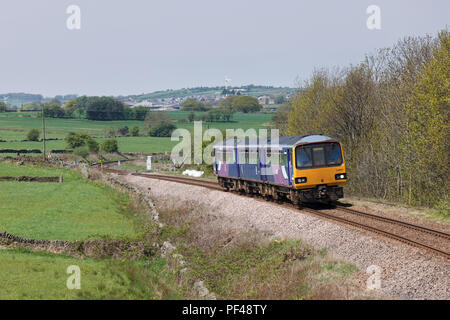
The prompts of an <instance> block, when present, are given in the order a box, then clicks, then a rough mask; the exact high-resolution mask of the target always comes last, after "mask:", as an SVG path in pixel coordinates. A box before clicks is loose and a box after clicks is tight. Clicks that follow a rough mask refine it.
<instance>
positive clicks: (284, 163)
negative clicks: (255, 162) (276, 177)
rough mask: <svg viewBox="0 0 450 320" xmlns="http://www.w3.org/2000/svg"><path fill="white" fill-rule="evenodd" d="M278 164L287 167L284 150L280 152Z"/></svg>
mask: <svg viewBox="0 0 450 320" xmlns="http://www.w3.org/2000/svg"><path fill="white" fill-rule="evenodd" d="M280 166H282V167H287V154H286V151H283V152H281V153H280Z"/></svg>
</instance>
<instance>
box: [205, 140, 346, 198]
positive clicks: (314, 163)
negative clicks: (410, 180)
mask: <svg viewBox="0 0 450 320" xmlns="http://www.w3.org/2000/svg"><path fill="white" fill-rule="evenodd" d="M264 140H265V141H264ZM264 140H263V139H258V138H250V137H244V138H237V137H234V138H230V139H226V140H224V141H222V142H221V143H218V144H216V145H214V174H215V175H216V176H217V179H218V183H219V185H220V186H221V187H222V188H223V189H225V190H226V191H237V192H240V193H247V194H257V195H261V196H263V197H268V198H270V199H273V200H276V201H281V200H283V199H287V200H289V201H291V202H292V203H293V204H295V205H301V204H302V203H326V204H331V203H334V202H336V201H337V200H338V199H340V198H343V197H344V189H343V185H344V184H346V183H347V181H348V177H347V172H346V168H345V159H344V151H343V147H342V143H341V142H340V141H338V140H336V139H333V138H330V137H327V136H324V135H321V134H314V135H305V136H284V137H279V138H278V139H276V140H274V141H272V139H271V138H266V139H264Z"/></svg>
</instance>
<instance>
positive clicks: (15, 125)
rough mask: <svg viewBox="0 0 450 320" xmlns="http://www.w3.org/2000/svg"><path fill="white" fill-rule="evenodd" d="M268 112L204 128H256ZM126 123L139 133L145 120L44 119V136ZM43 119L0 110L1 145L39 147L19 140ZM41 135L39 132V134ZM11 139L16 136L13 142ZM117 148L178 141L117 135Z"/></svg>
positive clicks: (149, 149)
mask: <svg viewBox="0 0 450 320" xmlns="http://www.w3.org/2000/svg"><path fill="white" fill-rule="evenodd" d="M168 114H169V115H170V117H171V118H172V119H173V120H174V124H176V126H177V127H178V128H184V129H187V130H190V131H192V130H193V128H194V124H193V123H190V122H180V121H179V120H181V119H187V117H188V114H189V112H184V111H169V112H168ZM270 119H271V115H270V114H262V113H261V114H245V113H238V114H235V115H234V118H233V122H212V123H203V128H204V130H206V129H208V128H217V129H219V130H225V129H237V128H242V129H244V130H247V129H250V128H254V129H256V130H258V129H261V128H264V127H265V125H267V124H269V122H270ZM119 126H128V127H129V128H132V127H134V126H138V127H139V128H140V131H141V134H144V122H143V121H134V120H124V121H90V120H85V119H52V118H49V119H46V132H47V134H46V137H47V138H65V136H66V135H67V134H68V133H69V132H87V133H89V134H92V135H94V136H101V135H104V134H105V131H106V130H107V129H108V128H111V127H115V128H117V127H119ZM41 127H42V122H41V118H39V116H38V114H37V113H32V112H28V113H26V112H20V113H2V114H0V140H6V141H7V142H0V149H40V150H42V142H29V141H26V142H21V141H20V140H25V139H26V135H27V132H28V131H29V130H30V129H33V128H37V129H39V130H40V129H41ZM41 138H42V135H41ZM12 140H19V141H18V142H17V141H14V142H12ZM97 140H98V142H102V141H103V140H104V138H101V137H100V138H97ZM118 142H119V150H120V151H121V152H130V153H134V152H143V153H153V152H169V151H171V150H172V148H173V146H175V145H176V144H177V142H173V141H170V138H157V137H148V136H140V137H120V138H118ZM46 148H47V150H52V149H65V148H66V142H65V141H64V140H54V141H47V142H46Z"/></svg>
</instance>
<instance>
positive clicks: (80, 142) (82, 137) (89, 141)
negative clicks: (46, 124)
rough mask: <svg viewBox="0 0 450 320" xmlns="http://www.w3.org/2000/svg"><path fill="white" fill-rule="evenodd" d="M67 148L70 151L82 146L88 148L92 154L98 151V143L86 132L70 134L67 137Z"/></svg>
mask: <svg viewBox="0 0 450 320" xmlns="http://www.w3.org/2000/svg"><path fill="white" fill-rule="evenodd" d="M66 142H67V147H68V148H69V149H75V148H78V147H82V146H86V145H87V146H88V148H89V150H90V151H91V152H97V151H98V143H97V141H95V140H94V138H92V137H91V136H90V135H89V134H87V133H84V132H78V133H73V132H71V133H69V134H68V135H67V136H66Z"/></svg>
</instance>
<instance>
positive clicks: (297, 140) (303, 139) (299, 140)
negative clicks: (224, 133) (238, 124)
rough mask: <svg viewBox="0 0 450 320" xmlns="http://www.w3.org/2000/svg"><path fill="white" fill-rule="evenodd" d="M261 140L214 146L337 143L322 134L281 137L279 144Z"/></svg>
mask: <svg viewBox="0 0 450 320" xmlns="http://www.w3.org/2000/svg"><path fill="white" fill-rule="evenodd" d="M259 140H261V138H259V139H258V138H249V137H246V138H245V139H241V138H236V137H234V138H230V139H227V140H224V141H222V143H218V144H216V145H215V146H214V148H220V147H223V148H227V147H228V148H232V147H233V146H234V145H236V146H237V147H245V148H256V147H271V148H292V147H295V146H298V145H300V144H306V143H316V142H325V141H330V142H331V141H336V140H335V139H333V138H330V137H327V136H324V135H320V134H312V135H306V136H285V137H279V138H278V142H275V141H273V143H272V139H271V138H270V137H268V138H267V139H266V141H259Z"/></svg>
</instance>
